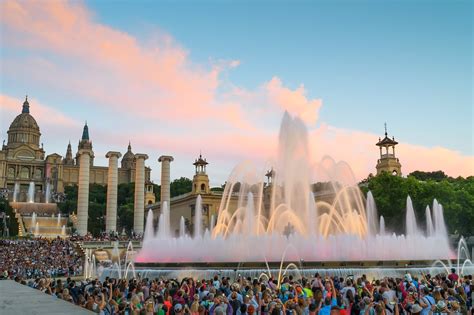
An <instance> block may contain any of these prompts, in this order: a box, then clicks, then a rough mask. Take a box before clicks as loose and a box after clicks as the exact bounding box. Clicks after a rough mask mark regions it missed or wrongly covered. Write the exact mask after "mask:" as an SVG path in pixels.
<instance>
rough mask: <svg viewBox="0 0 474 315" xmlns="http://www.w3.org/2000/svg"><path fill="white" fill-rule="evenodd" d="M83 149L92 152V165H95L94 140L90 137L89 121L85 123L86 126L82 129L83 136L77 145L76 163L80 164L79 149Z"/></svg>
mask: <svg viewBox="0 0 474 315" xmlns="http://www.w3.org/2000/svg"><path fill="white" fill-rule="evenodd" d="M81 150H88V151H91V152H92V154H91V155H90V163H91V166H92V165H94V152H93V151H92V141H90V139H89V127H88V126H87V121H86V123H85V125H84V128H83V129H82V137H81V140H79V144H78V146H77V154H76V165H80V163H79V160H80V159H79V151H81Z"/></svg>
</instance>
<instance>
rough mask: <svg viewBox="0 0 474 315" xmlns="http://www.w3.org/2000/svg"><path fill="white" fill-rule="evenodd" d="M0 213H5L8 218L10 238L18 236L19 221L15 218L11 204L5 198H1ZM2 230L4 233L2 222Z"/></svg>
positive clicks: (0, 228) (0, 227)
mask: <svg viewBox="0 0 474 315" xmlns="http://www.w3.org/2000/svg"><path fill="white" fill-rule="evenodd" d="M0 212H3V213H5V215H6V216H7V217H8V218H7V219H6V220H7V228H8V233H9V235H10V236H16V235H18V221H17V219H16V217H15V213H14V211H13V208H12V207H11V206H10V203H9V202H8V200H7V199H5V198H0ZM4 220H5V219H4ZM0 230H2V232H3V222H2V226H0ZM0 235H1V234H0Z"/></svg>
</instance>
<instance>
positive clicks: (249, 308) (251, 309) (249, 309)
mask: <svg viewBox="0 0 474 315" xmlns="http://www.w3.org/2000/svg"><path fill="white" fill-rule="evenodd" d="M253 312H255V306H253V305H252V304H250V305H249V306H248V307H247V313H253Z"/></svg>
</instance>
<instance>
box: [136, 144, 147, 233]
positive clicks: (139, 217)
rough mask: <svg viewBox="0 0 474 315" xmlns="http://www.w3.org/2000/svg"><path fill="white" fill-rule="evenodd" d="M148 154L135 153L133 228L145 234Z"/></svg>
mask: <svg viewBox="0 0 474 315" xmlns="http://www.w3.org/2000/svg"><path fill="white" fill-rule="evenodd" d="M146 159H148V155H146V154H140V153H137V154H135V208H134V213H133V230H134V231H135V233H142V234H143V224H144V221H145V216H144V213H145V160H146Z"/></svg>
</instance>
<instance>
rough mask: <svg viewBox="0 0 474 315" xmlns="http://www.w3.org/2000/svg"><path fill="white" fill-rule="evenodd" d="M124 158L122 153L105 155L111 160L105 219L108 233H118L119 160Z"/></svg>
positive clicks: (111, 152)
mask: <svg viewBox="0 0 474 315" xmlns="http://www.w3.org/2000/svg"><path fill="white" fill-rule="evenodd" d="M121 156H122V154H121V153H120V152H115V151H109V152H107V154H106V155H105V157H106V158H108V159H109V171H108V174H107V209H106V212H105V213H106V219H105V230H106V231H107V232H110V231H113V232H115V231H117V183H118V159H119V158H120V157H121Z"/></svg>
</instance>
